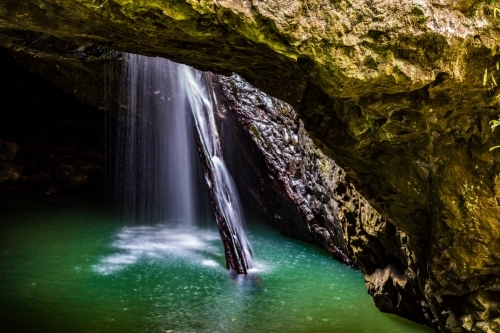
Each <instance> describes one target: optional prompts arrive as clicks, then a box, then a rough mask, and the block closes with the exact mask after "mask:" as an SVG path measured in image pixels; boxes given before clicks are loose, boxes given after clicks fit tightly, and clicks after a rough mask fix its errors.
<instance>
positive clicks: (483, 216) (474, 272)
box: [0, 0, 500, 331]
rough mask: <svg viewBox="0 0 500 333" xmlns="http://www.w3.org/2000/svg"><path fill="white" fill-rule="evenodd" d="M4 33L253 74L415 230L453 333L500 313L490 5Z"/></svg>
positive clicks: (3, 15)
mask: <svg viewBox="0 0 500 333" xmlns="http://www.w3.org/2000/svg"><path fill="white" fill-rule="evenodd" d="M0 27H2V29H3V30H2V34H0V35H1V36H2V37H1V43H2V45H4V46H6V47H9V48H11V49H13V50H19V51H23V52H28V53H29V49H31V47H32V46H34V45H38V43H39V42H40V41H41V40H43V39H44V38H47V39H50V38H52V37H51V36H55V37H58V38H57V40H61V41H63V42H62V45H64V43H65V42H67V41H70V42H72V43H73V44H76V45H78V47H76V48H72V49H71V50H68V52H69V51H77V52H76V53H79V52H82V51H78V50H79V49H80V47H83V49H82V50H83V51H85V50H86V49H87V47H89V50H90V49H91V47H90V46H88V43H89V42H93V43H98V44H101V45H104V46H108V47H111V48H114V49H118V50H128V51H132V52H136V53H141V54H156V55H162V56H166V57H169V58H171V59H173V60H177V61H180V62H183V63H188V64H192V65H196V66H197V67H198V68H201V69H211V70H214V71H218V72H225V73H228V72H230V71H235V72H238V73H240V74H242V75H243V76H244V77H245V78H246V79H248V80H249V81H250V82H251V83H252V84H254V85H256V86H258V87H260V88H262V89H264V90H265V91H267V92H269V93H271V94H272V95H274V96H276V97H279V98H281V99H283V100H285V101H287V102H289V103H290V104H292V105H293V106H294V107H295V108H296V110H297V112H298V113H299V115H300V117H301V119H302V120H303V122H304V127H305V129H306V130H307V131H308V133H309V134H310V135H311V137H312V139H313V140H314V142H315V143H316V144H317V145H318V146H319V147H320V148H321V149H322V151H323V152H325V153H326V154H327V155H328V156H330V157H333V158H334V159H335V160H336V161H337V162H338V163H339V164H340V165H341V166H342V167H344V170H345V171H346V174H347V176H348V177H349V179H350V180H351V181H352V182H354V183H355V185H356V188H357V189H358V190H359V191H360V192H361V193H362V194H363V195H364V197H365V198H366V199H367V200H368V201H369V202H370V204H372V205H373V207H375V208H376V209H377V210H378V211H379V212H380V213H381V214H382V215H383V216H384V217H385V218H386V219H387V221H389V222H390V223H391V224H393V225H394V226H396V227H397V228H398V230H401V231H402V232H404V233H405V235H406V238H407V242H408V244H409V248H411V251H412V257H414V258H415V259H414V262H417V263H418V267H419V269H418V271H417V273H416V274H417V277H418V279H419V281H420V286H424V287H423V290H421V291H420V292H421V293H423V294H425V295H426V296H425V298H426V299H427V300H428V305H429V307H430V309H431V311H432V313H433V314H434V316H435V317H436V318H437V322H436V323H437V325H439V327H440V328H441V329H442V330H448V331H450V330H456V331H460V330H462V329H463V330H476V331H477V330H483V331H487V330H488V329H490V328H489V327H490V326H491V325H493V324H492V323H494V322H495V320H496V318H497V317H498V316H500V313H499V312H498V311H497V310H494V309H495V306H494V305H493V303H491V302H490V303H488V302H489V301H488V300H490V299H494V298H495V297H496V290H498V286H497V284H498V283H497V282H496V281H497V280H496V279H497V277H498V276H499V274H500V264H499V257H500V255H499V253H500V228H499V227H498V216H499V213H500V208H499V207H500V206H499V204H498V200H499V198H500V194H499V193H500V192H499V191H500V190H499V185H498V183H499V181H500V180H499V178H498V174H499V172H500V167H499V163H498V162H499V161H500V155H499V154H497V153H496V152H495V151H493V152H488V148H489V147H491V146H494V145H496V144H497V143H498V142H499V141H500V138H499V137H498V133H492V132H491V130H490V128H489V126H488V121H490V120H491V119H494V118H496V117H497V115H498V113H500V110H499V109H498V105H497V101H498V99H497V95H498V88H497V87H496V86H495V85H494V84H493V80H490V79H489V78H487V80H486V81H487V85H486V88H485V87H484V86H483V82H482V81H483V79H482V78H483V74H484V72H485V69H488V73H489V74H491V73H493V74H494V76H495V75H498V74H497V72H496V70H495V67H496V61H497V58H498V56H497V55H492V54H495V52H491V51H492V50H495V49H496V47H497V45H498V41H499V30H498V28H497V27H498V22H497V21H496V20H495V18H494V16H493V8H492V7H491V5H488V4H487V3H485V2H484V1H480V0H477V1H476V0H463V1H454V0H440V1H437V0H424V1H395V0H380V1H363V0H353V1H347V0H341V1H335V2H331V1H320V2H310V1H307V2H289V3H287V4H286V5H284V4H283V3H280V2H270V1H266V0H265V1H253V2H245V1H239V2H238V1H201V2H195V1H182V0H179V1H175V2H163V1H156V0H148V1H142V2H130V1H125V0H108V1H106V0H103V1H101V0H78V1H77V0H73V1H64V2H61V1H56V0H42V1H36V2H35V1H22V2H19V1H16V0H6V1H3V2H2V3H1V4H0ZM27 32H30V33H31V32H35V33H34V34H32V35H34V36H37V37H36V38H33V39H29V38H28V40H26V38H25V36H26V35H27ZM50 45H51V46H52V47H56V46H58V44H57V43H53V44H50ZM59 46H61V45H59ZM26 50H28V51H26ZM40 52H42V53H43V54H52V53H53V51H52V50H51V49H50V48H49V49H43V50H40ZM96 59H102V58H101V57H100V56H94V55H89V56H88V60H89V62H88V63H89V64H90V63H92V62H93V61H96ZM50 61H52V60H50ZM50 61H49V62H47V63H51V62H50ZM47 70H48V67H47ZM51 72H52V71H51ZM63 72H64V68H63ZM78 73H82V75H86V73H88V72H85V70H84V69H82V70H81V71H79V72H78ZM54 77H55V78H54V80H57V77H56V75H54ZM83 77H85V76H82V78H83ZM497 79H498V78H497ZM75 84H76V85H78V84H82V83H75ZM389 234H390V233H389ZM386 267H388V266H386ZM391 267H394V266H391ZM389 270H390V271H391V272H392V271H393V268H387V271H389ZM391 274H392V273H391ZM391 274H389V276H392V275H391ZM383 275H384V274H383ZM384 276H385V275H384ZM394 276H396V275H394ZM378 280H380V279H377V281H378ZM396 280H397V279H396V278H392V277H391V279H390V281H392V282H391V283H393V284H394V281H396ZM386 281H389V279H386ZM481 295H482V296H481ZM484 295H487V296H484ZM479 299H481V300H482V301H481V302H480V301H478V300H479ZM476 323H477V324H476Z"/></svg>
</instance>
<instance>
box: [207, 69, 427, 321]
mask: <svg viewBox="0 0 500 333" xmlns="http://www.w3.org/2000/svg"><path fill="white" fill-rule="evenodd" d="M212 85H213V86H214V90H215V92H216V95H217V96H218V105H219V123H220V125H219V126H220V128H221V131H222V137H223V138H226V140H227V141H232V143H231V144H230V145H228V146H233V147H234V146H235V145H234V142H235V141H236V142H238V144H237V145H236V146H237V148H236V149H237V150H238V151H237V152H235V151H226V154H227V155H229V156H231V157H232V159H237V162H236V163H235V165H232V166H231V167H232V170H231V171H232V173H233V175H235V178H236V181H237V183H238V185H239V188H240V189H242V190H243V191H241V192H242V193H243V195H245V193H250V195H247V198H246V200H245V201H247V200H250V201H252V200H253V201H254V203H255V206H256V207H259V208H260V209H264V211H265V212H266V213H267V216H266V217H267V219H268V220H270V221H271V222H272V224H273V225H274V226H275V227H276V228H277V229H278V230H279V231H280V232H281V233H282V234H284V235H286V236H289V237H293V238H296V239H300V240H304V241H308V242H312V243H316V244H318V245H320V246H322V247H324V248H326V249H327V250H328V252H329V253H330V254H331V255H332V257H334V258H335V259H337V260H339V261H341V262H344V263H345V264H347V265H351V266H355V267H358V268H360V269H361V270H363V271H364V272H365V273H366V284H367V288H368V292H369V293H370V294H372V295H373V297H374V300H375V304H376V305H377V306H378V307H379V308H380V309H381V310H382V311H385V312H389V313H394V314H398V315H400V316H402V317H405V318H408V319H411V320H414V321H417V322H420V323H428V324H430V325H433V324H432V321H433V320H434V319H435V317H434V315H433V314H432V312H431V310H430V308H429V306H428V305H427V301H426V296H425V295H424V293H423V292H422V290H423V288H424V286H423V285H422V282H423V283H424V284H425V280H426V279H427V276H426V273H425V265H424V263H425V260H422V258H420V261H418V260H417V258H416V257H415V254H414V251H413V250H412V249H411V248H410V246H411V245H410V243H409V239H408V236H407V235H406V234H405V233H404V232H402V231H401V230H398V229H397V228H396V227H395V226H394V225H393V224H391V223H389V222H387V221H386V220H385V219H384V218H382V216H380V214H378V213H377V212H376V211H375V210H374V209H373V208H372V207H371V206H370V205H369V204H368V202H367V201H366V200H365V199H364V198H363V197H362V196H361V195H360V194H359V193H358V192H357V191H356V189H355V188H354V186H353V185H352V184H351V183H350V182H349V181H348V180H347V179H346V175H345V172H344V171H343V170H342V169H341V168H340V167H339V166H337V165H336V164H335V162H334V161H333V160H331V159H329V158H328V157H326V156H325V155H324V154H323V153H322V152H321V151H320V150H319V149H318V148H317V147H316V146H315V145H314V144H313V142H312V140H311V139H310V138H309V136H308V135H307V133H306V132H305V130H304V126H303V124H302V122H301V121H300V120H299V118H298V116H297V114H296V112H295V111H294V109H293V108H292V107H291V106H290V105H289V104H286V103H284V102H282V101H279V100H277V99H275V98H272V97H270V96H269V95H266V94H265V93H263V92H262V91H260V90H258V89H256V88H254V87H252V86H251V85H249V84H248V83H247V82H245V81H244V80H243V79H242V78H241V77H239V76H237V75H233V76H231V77H223V76H212ZM228 127H230V128H228ZM228 133H229V134H228ZM228 136H229V137H228ZM248 139H250V140H248ZM223 144H224V141H223ZM241 156H243V158H241ZM233 162H234V161H233ZM252 171H253V173H252ZM252 179H257V180H258V181H257V182H255V181H254V182H252ZM417 272H420V273H417ZM418 274H420V276H418ZM433 326H436V325H433Z"/></svg>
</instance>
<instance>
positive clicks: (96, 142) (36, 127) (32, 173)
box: [0, 50, 104, 198]
mask: <svg viewBox="0 0 500 333" xmlns="http://www.w3.org/2000/svg"><path fill="white" fill-rule="evenodd" d="M0 70H1V72H2V73H3V74H2V80H1V81H0V100H1V104H2V106H1V108H0V195H1V196H2V198H3V197H4V196H8V195H10V194H11V193H12V192H14V191H16V190H19V189H25V190H28V191H32V190H34V191H35V192H37V193H39V194H44V195H53V194H56V193H59V192H68V191H73V190H88V189H92V185H95V186H94V189H96V190H100V189H102V187H100V186H99V184H100V183H101V181H102V172H103V170H104V169H103V157H102V156H103V154H102V153H103V136H104V133H103V129H104V113H103V112H102V111H98V110H97V109H95V108H94V107H91V106H89V105H86V104H83V103H81V102H79V101H77V100H76V99H75V98H74V97H72V96H69V95H66V94H65V93H64V92H63V91H61V89H60V88H58V87H56V86H54V85H53V84H51V83H50V82H48V81H46V80H44V79H43V78H41V77H39V76H38V75H36V74H31V73H29V72H28V71H27V70H26V69H25V68H23V67H22V66H20V65H19V64H17V63H16V62H15V61H14V59H13V58H12V57H11V56H10V55H9V54H8V53H7V52H5V51H3V50H1V51H0Z"/></svg>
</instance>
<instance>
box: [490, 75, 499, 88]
mask: <svg viewBox="0 0 500 333" xmlns="http://www.w3.org/2000/svg"><path fill="white" fill-rule="evenodd" d="M491 80H492V81H493V84H494V85H495V86H498V84H497V81H496V80H495V77H494V76H493V73H491Z"/></svg>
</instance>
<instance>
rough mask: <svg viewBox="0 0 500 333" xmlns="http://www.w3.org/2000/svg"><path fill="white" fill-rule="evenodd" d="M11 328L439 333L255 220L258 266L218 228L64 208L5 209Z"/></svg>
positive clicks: (6, 316) (5, 282)
mask: <svg viewBox="0 0 500 333" xmlns="http://www.w3.org/2000/svg"><path fill="white" fill-rule="evenodd" d="M0 219H1V223H0V295H1V297H0V328H1V329H0V330H1V331H2V332H342V333H349V332H353V333H354V332H356V333H361V332H370V333H376V332H384V333H389V332H431V331H432V330H430V329H428V328H426V327H424V326H420V325H416V324H414V323H411V322H409V321H406V320H403V319H400V318H398V317H396V316H392V315H387V314H383V313H381V312H379V311H378V310H377V309H376V308H375V306H374V305H373V301H372V299H371V297H370V296H369V295H368V294H367V293H366V290H365V287H364V281H363V276H362V274H361V273H359V272H357V271H355V270H353V269H350V268H348V267H345V266H343V265H341V264H339V263H337V262H335V261H333V260H332V259H330V258H329V257H328V255H327V254H326V253H325V252H323V251H322V250H320V249H318V248H316V247H313V246H310V245H308V244H304V243H301V242H298V241H294V240H291V239H287V238H284V237H282V236H280V235H279V234H278V233H277V232H276V231H274V230H273V229H270V228H269V227H266V226H263V225H260V224H259V225H253V226H250V227H249V232H248V233H249V240H250V243H251V244H252V246H253V250H254V255H255V263H256V268H255V269H254V271H253V272H252V273H251V274H250V275H249V276H235V275H232V274H229V273H228V272H227V271H226V270H225V268H224V257H223V252H222V246H221V244H220V240H219V238H218V234H217V231H216V230H215V229H193V230H183V229H181V228H174V227H171V226H168V225H162V224H158V225H154V226H142V227H141V226H129V227H125V226H123V225H122V224H120V223H117V222H114V221H110V220H107V219H106V218H105V217H104V215H103V214H101V213H100V212H99V211H98V210H92V209H88V208H85V209H84V208H80V209H78V208H67V207H65V206H55V207H50V208H47V209H36V210H32V211H28V212H26V211H25V212H19V211H17V212H15V213H12V214H3V215H2V216H0Z"/></svg>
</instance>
